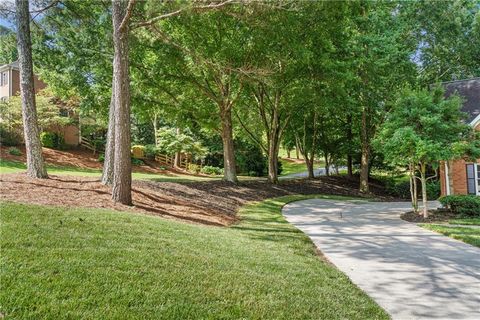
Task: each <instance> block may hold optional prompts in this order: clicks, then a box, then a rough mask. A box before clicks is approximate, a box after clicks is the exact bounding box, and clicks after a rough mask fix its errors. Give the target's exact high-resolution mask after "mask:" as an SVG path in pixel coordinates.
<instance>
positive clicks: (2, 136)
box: [0, 125, 23, 147]
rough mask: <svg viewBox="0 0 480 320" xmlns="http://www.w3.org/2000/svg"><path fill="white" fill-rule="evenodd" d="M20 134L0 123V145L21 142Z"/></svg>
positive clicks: (15, 144) (11, 145)
mask: <svg viewBox="0 0 480 320" xmlns="http://www.w3.org/2000/svg"><path fill="white" fill-rule="evenodd" d="M22 140H23V139H22V135H21V134H20V133H19V132H17V131H14V130H8V129H7V128H5V127H4V126H3V125H0V145H3V146H7V147H14V146H18V145H20V144H21V143H22Z"/></svg>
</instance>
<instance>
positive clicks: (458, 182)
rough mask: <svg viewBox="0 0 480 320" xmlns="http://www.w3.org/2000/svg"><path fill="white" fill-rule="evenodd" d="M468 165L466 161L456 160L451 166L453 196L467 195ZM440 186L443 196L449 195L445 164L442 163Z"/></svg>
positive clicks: (478, 161)
mask: <svg viewBox="0 0 480 320" xmlns="http://www.w3.org/2000/svg"><path fill="white" fill-rule="evenodd" d="M467 163H473V162H466V161H465V160H456V161H453V163H452V164H451V166H450V170H451V171H452V172H451V174H450V176H451V177H452V180H453V194H467V193H468V190H467V168H466V165H467ZM477 163H480V159H478V160H477ZM439 169H440V170H439V171H440V172H439V173H440V184H441V195H442V196H444V195H446V194H447V186H446V180H445V163H444V162H441V163H440V168H439Z"/></svg>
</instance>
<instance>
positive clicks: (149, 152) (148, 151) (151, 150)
mask: <svg viewBox="0 0 480 320" xmlns="http://www.w3.org/2000/svg"><path fill="white" fill-rule="evenodd" d="M144 153H145V157H146V158H147V159H150V160H154V159H155V156H156V155H158V154H160V149H159V148H157V146H156V145H154V144H147V145H145V147H144Z"/></svg>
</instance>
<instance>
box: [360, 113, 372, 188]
mask: <svg viewBox="0 0 480 320" xmlns="http://www.w3.org/2000/svg"><path fill="white" fill-rule="evenodd" d="M367 112H368V110H367V108H365V107H364V108H363V111H362V125H361V140H362V160H361V162H360V192H362V193H368V192H369V191H370V189H369V186H368V173H369V162H370V161H369V160H370V139H369V136H368V119H367Z"/></svg>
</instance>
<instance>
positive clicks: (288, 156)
mask: <svg viewBox="0 0 480 320" xmlns="http://www.w3.org/2000/svg"><path fill="white" fill-rule="evenodd" d="M287 158H288V159H290V149H288V150H287Z"/></svg>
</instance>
